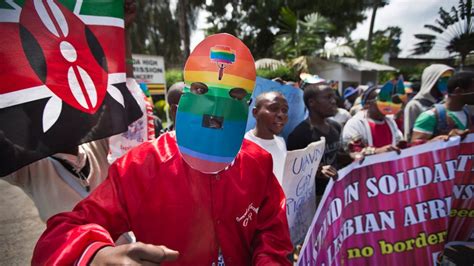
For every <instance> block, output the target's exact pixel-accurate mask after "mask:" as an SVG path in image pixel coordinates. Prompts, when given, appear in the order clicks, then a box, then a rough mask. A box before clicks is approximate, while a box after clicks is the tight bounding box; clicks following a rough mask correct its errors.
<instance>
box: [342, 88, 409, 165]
mask: <svg viewBox="0 0 474 266" xmlns="http://www.w3.org/2000/svg"><path fill="white" fill-rule="evenodd" d="M390 101H391V99H381V98H380V97H379V90H378V88H377V86H372V87H370V88H369V89H367V90H366V91H365V92H364V93H363V94H362V97H361V103H362V106H363V107H364V109H363V110H361V111H359V112H358V113H357V114H356V115H354V116H353V117H352V118H351V119H349V121H347V123H346V125H345V126H344V129H343V131H342V141H343V143H344V147H345V149H346V150H347V151H349V152H350V153H351V157H352V158H354V159H357V158H360V156H365V155H372V154H378V153H383V152H388V151H397V152H399V148H398V147H397V144H398V143H400V142H401V141H402V140H403V135H402V132H401V131H400V130H399V129H398V127H397V124H396V123H395V121H394V120H393V118H391V117H388V116H387V115H388V114H391V113H396V112H397V111H399V109H398V110H393V109H391V108H390V106H393V105H392V104H389V105H386V104H385V103H387V102H390ZM387 106H388V107H389V108H386V107H387ZM400 106H401V101H400Z"/></svg>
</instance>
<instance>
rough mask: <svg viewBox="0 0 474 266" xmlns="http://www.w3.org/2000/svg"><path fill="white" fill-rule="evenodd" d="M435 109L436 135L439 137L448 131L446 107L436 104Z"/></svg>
mask: <svg viewBox="0 0 474 266" xmlns="http://www.w3.org/2000/svg"><path fill="white" fill-rule="evenodd" d="M434 107H435V110H436V112H435V113H436V133H437V134H436V135H438V134H440V133H441V132H445V131H447V129H448V122H447V121H446V120H447V117H446V116H447V115H446V107H444V104H435V105H434Z"/></svg>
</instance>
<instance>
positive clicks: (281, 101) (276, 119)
mask: <svg viewBox="0 0 474 266" xmlns="http://www.w3.org/2000/svg"><path fill="white" fill-rule="evenodd" d="M252 114H253V116H254V117H255V120H256V125H255V128H253V129H251V130H250V131H248V132H247V133H246V134H245V138H246V139H248V140H250V141H252V142H254V143H256V144H257V145H258V146H260V147H262V148H263V149H265V150H266V151H268V152H269V153H270V154H271V155H272V159H273V173H274V174H275V176H276V178H277V179H278V182H279V183H280V184H282V180H283V168H284V166H285V158H286V144H285V140H284V139H283V138H282V137H280V136H278V134H280V133H281V131H282V130H283V127H284V126H285V124H286V123H287V122H288V102H287V101H286V99H285V96H283V94H281V93H280V92H276V91H271V92H265V93H262V94H260V95H259V96H258V97H257V99H256V101H255V107H254V108H253V110H252Z"/></svg>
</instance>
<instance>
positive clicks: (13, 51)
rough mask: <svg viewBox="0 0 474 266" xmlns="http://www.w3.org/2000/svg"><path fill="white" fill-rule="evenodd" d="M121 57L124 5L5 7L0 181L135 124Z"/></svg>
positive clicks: (88, 1)
mask: <svg viewBox="0 0 474 266" xmlns="http://www.w3.org/2000/svg"><path fill="white" fill-rule="evenodd" d="M124 57H125V48H124V20H123V1H120V0H119V1H117V0H114V1H103V0H102V1H101V0H95V1H94V0H78V1H72V0H63V1H55V0H31V1H24V0H23V1H20V0H15V1H13V0H6V1H1V2H0V176H5V175H7V174H8V173H11V172H13V171H15V170H17V169H19V168H20V167H22V166H25V165H27V164H29V163H31V162H34V161H37V160H39V159H41V158H44V157H46V156H49V155H51V154H54V153H56V152H59V151H61V150H64V149H65V148H67V147H71V146H75V145H78V144H80V143H84V142H89V141H92V140H96V139H101V138H104V137H108V136H110V135H114V134H117V133H120V132H123V131H125V130H126V129H127V126H128V125H129V124H130V123H131V122H133V121H134V120H136V119H138V118H139V117H140V116H141V111H140V109H139V107H138V105H137V103H136V101H135V100H134V99H133V97H132V95H131V94H130V92H129V91H128V89H127V88H126V86H125V79H126V76H125V58H124Z"/></svg>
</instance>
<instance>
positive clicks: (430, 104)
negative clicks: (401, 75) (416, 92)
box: [415, 99, 434, 107]
mask: <svg viewBox="0 0 474 266" xmlns="http://www.w3.org/2000/svg"><path fill="white" fill-rule="evenodd" d="M415 100H417V101H418V102H420V103H421V105H423V106H425V107H431V106H433V104H434V102H432V101H430V100H428V99H415Z"/></svg>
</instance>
